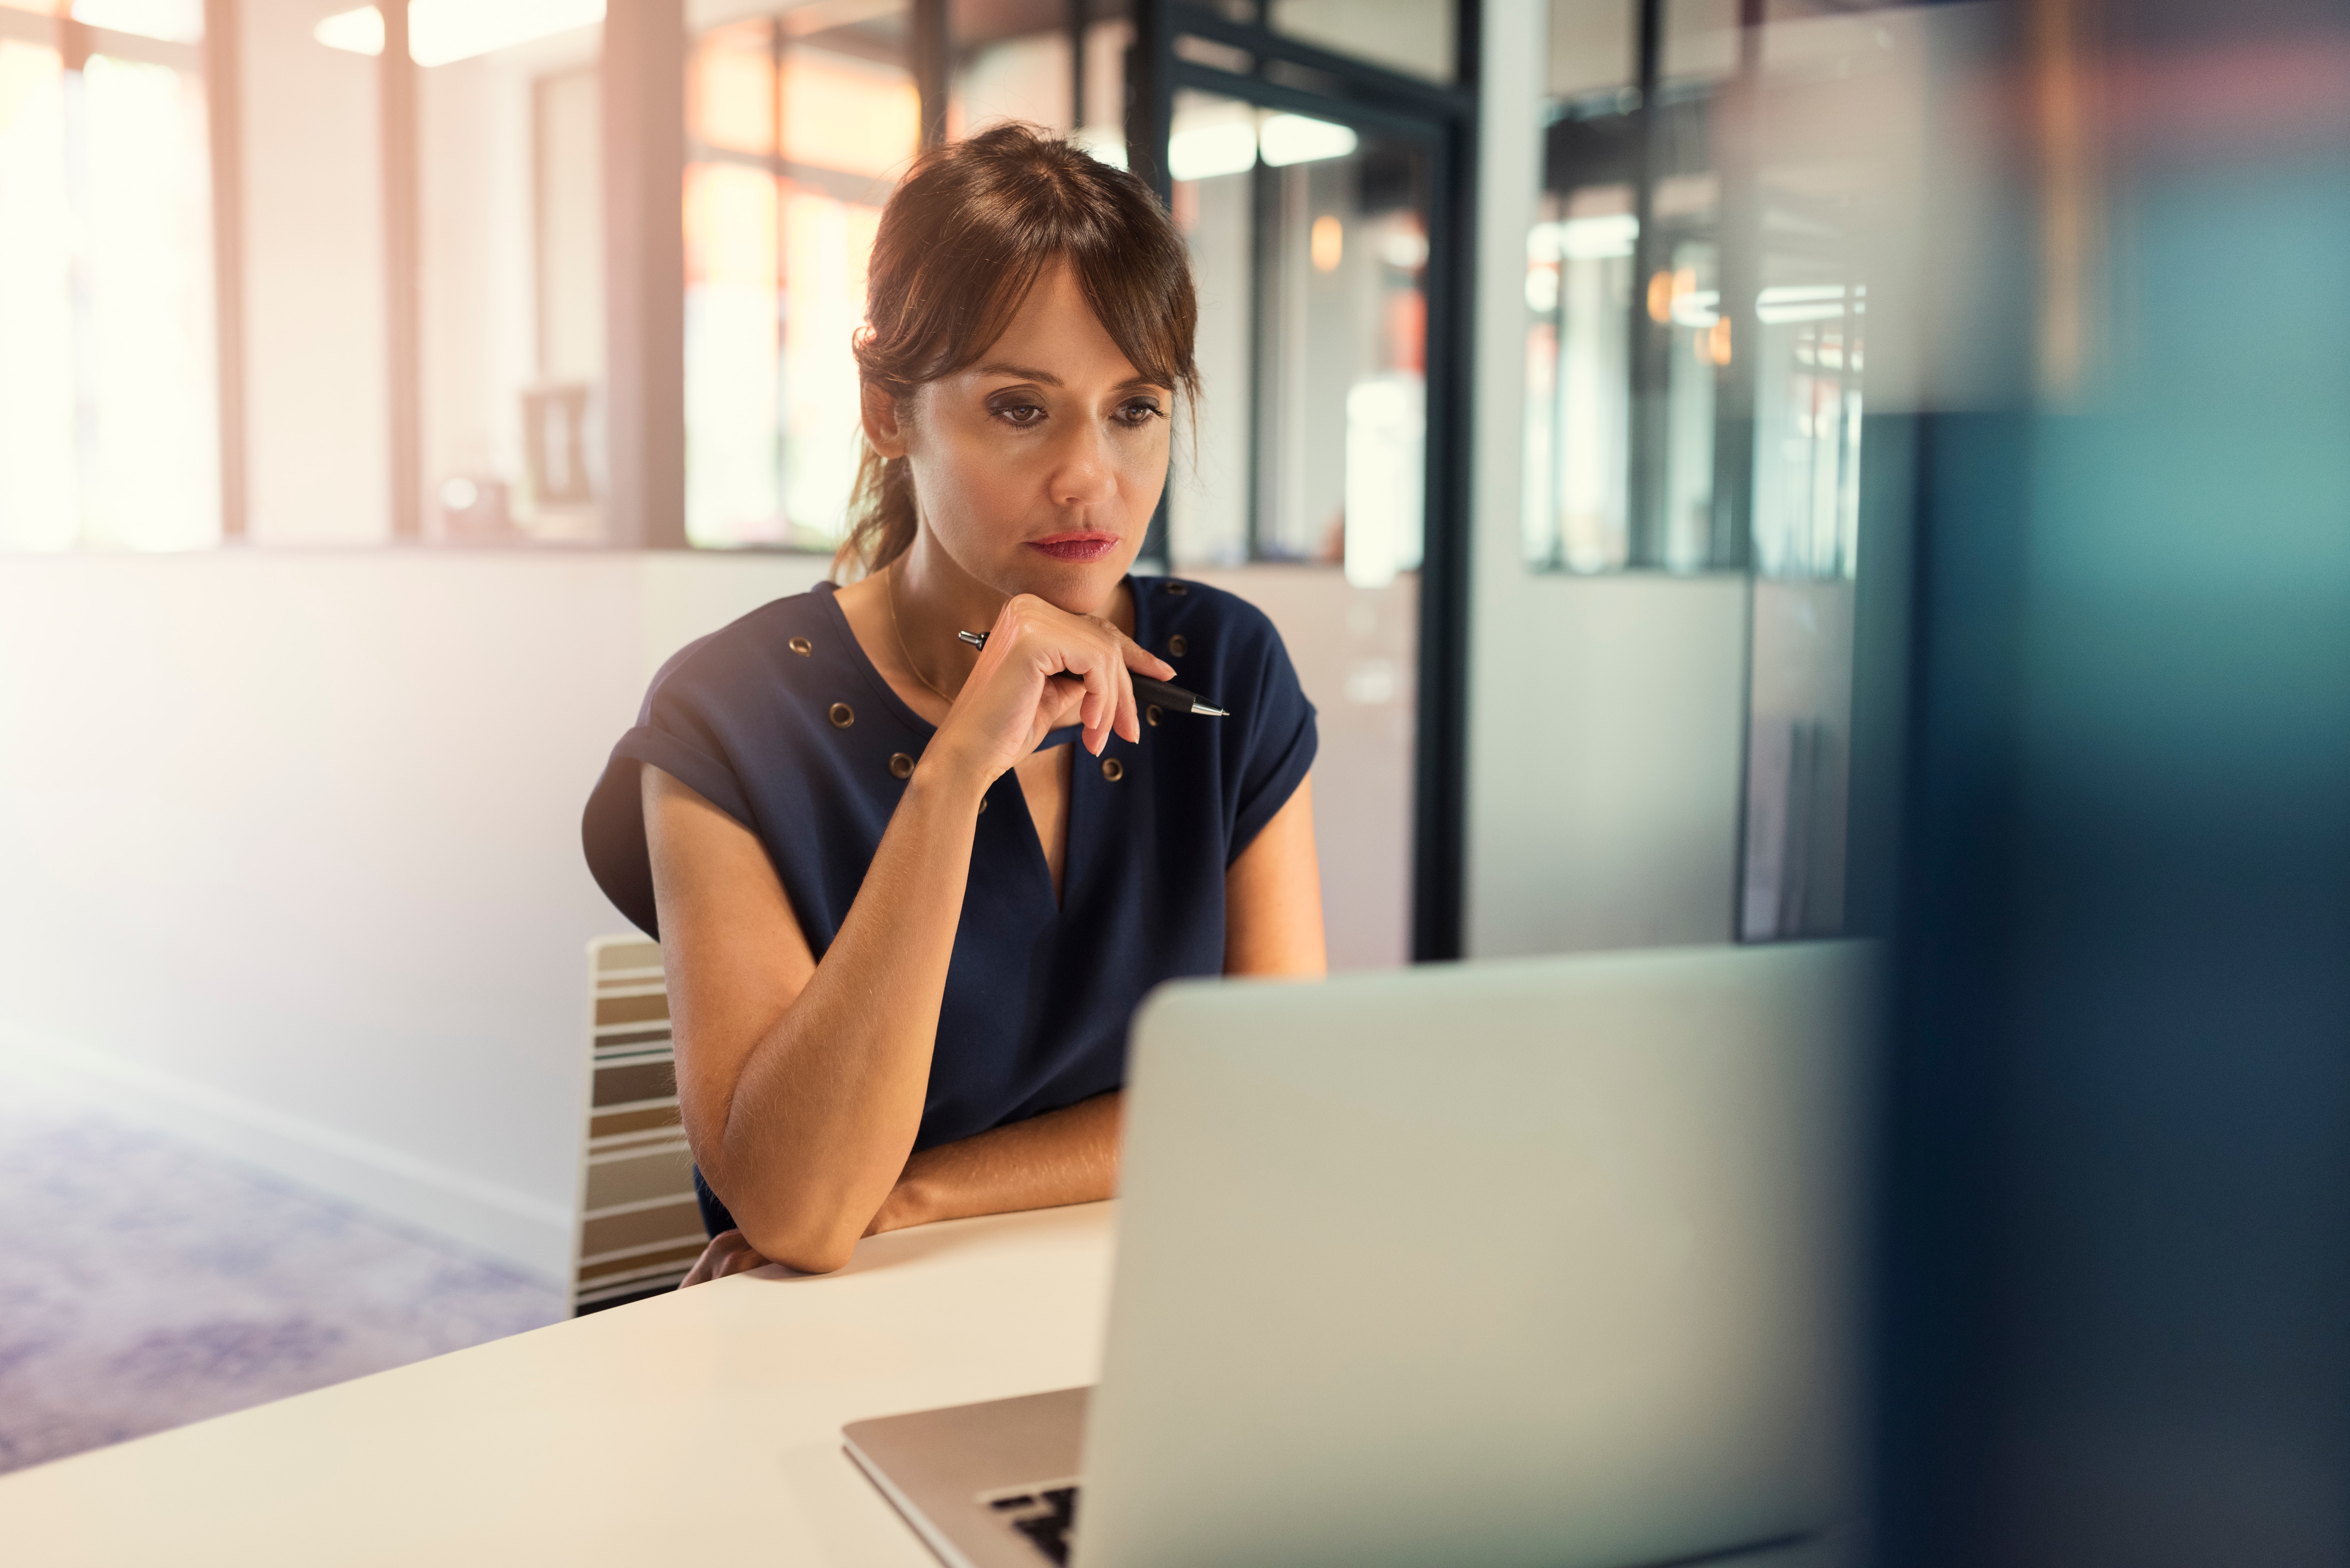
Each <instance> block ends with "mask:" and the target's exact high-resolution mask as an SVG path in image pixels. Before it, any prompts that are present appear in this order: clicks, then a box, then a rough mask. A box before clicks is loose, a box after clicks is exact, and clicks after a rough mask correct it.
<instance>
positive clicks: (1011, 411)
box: [995, 403, 1045, 425]
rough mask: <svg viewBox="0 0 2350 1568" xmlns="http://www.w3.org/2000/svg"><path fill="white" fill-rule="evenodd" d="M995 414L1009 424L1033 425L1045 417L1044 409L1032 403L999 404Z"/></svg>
mask: <svg viewBox="0 0 2350 1568" xmlns="http://www.w3.org/2000/svg"><path fill="white" fill-rule="evenodd" d="M995 415H996V417H997V418H998V419H1000V420H1003V421H1005V422H1007V423H1009V424H1014V425H1033V424H1035V422H1036V421H1038V420H1041V419H1043V418H1044V417H1045V410H1042V409H1040V408H1038V407H1037V406H1036V405H1035V404H1034V403H1007V404H1002V405H999V406H998V407H997V409H996V410H995Z"/></svg>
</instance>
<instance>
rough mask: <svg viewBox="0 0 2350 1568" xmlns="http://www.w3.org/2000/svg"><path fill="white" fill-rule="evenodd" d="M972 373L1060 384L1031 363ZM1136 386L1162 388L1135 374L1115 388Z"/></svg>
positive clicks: (991, 366) (995, 365)
mask: <svg viewBox="0 0 2350 1568" xmlns="http://www.w3.org/2000/svg"><path fill="white" fill-rule="evenodd" d="M973 374H975V375H981V376H1010V377H1013V378H1014V379H1018V380H1023V381H1035V382H1036V383H1037V384H1038V385H1040V386H1045V387H1058V386H1060V385H1061V384H1062V382H1061V378H1059V377H1058V376H1055V374H1053V372H1052V371H1050V370H1039V369H1036V368H1035V367H1034V366H1032V365H1006V364H1003V363H1001V362H998V363H993V364H987V365H982V366H981V367H979V369H977V370H976V371H974V372H973ZM1137 387H1143V388H1148V389H1150V390H1152V391H1159V390H1160V387H1159V383H1158V382H1156V381H1154V380H1152V379H1150V378H1149V377H1148V376H1144V375H1137V376H1135V377H1133V378H1132V379H1128V380H1125V381H1121V382H1119V383H1118V387H1117V390H1118V391H1121V392H1123V391H1128V390H1130V389H1134V388H1137Z"/></svg>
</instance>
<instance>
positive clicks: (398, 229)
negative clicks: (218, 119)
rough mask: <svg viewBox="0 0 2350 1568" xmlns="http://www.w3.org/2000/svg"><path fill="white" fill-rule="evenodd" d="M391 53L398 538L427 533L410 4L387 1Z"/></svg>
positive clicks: (387, 87) (387, 121)
mask: <svg viewBox="0 0 2350 1568" xmlns="http://www.w3.org/2000/svg"><path fill="white" fill-rule="evenodd" d="M379 9H380V11H381V12H382V14H383V53H382V54H381V55H380V56H379V57H377V61H376V82H377V88H376V91H377V95H378V97H379V99H380V110H381V119H380V128H381V129H380V134H381V137H382V142H383V145H382V149H381V153H382V167H383V284H384V327H385V330H386V334H387V342H386V346H385V347H386V354H385V360H384V366H385V380H386V382H387V384H388V389H389V391H390V416H391V417H390V432H389V433H390V448H389V449H388V456H389V459H390V471H391V536H392V538H393V539H395V540H416V539H421V538H422V537H423V535H424V497H423V471H424V388H423V358H422V354H421V347H420V345H421V333H422V323H421V313H422V297H421V291H420V289H419V287H418V278H417V274H418V270H419V268H420V265H421V260H420V258H421V246H420V244H419V236H418V232H417V230H418V206H419V200H418V193H417V170H416V163H417V144H416V61H415V60H414V58H413V57H411V55H410V54H409V52H408V7H407V5H404V4H400V3H397V0H394V3H390V4H386V5H382V6H380V7H379Z"/></svg>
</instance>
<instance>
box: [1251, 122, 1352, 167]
mask: <svg viewBox="0 0 2350 1568" xmlns="http://www.w3.org/2000/svg"><path fill="white" fill-rule="evenodd" d="M1355 141H1356V138H1355V133H1354V132H1353V131H1351V130H1347V128H1346V127H1345V126H1343V125H1333V124H1331V123H1330V122H1329V121H1328V120H1326V119H1307V118H1306V117H1305V116H1304V115H1302V114H1276V115H1272V116H1269V117H1268V118H1267V119H1265V122H1264V125H1263V128H1262V129H1261V130H1258V132H1257V145H1258V146H1259V147H1260V148H1261V149H1262V150H1263V153H1264V161H1266V162H1267V163H1270V164H1272V165H1273V166H1274V168H1275V169H1281V168H1285V167H1287V166H1288V165H1289V164H1292V163H1313V162H1317V161H1320V160H1322V159H1325V158H1344V157H1345V156H1347V153H1349V152H1352V151H1354V150H1355Z"/></svg>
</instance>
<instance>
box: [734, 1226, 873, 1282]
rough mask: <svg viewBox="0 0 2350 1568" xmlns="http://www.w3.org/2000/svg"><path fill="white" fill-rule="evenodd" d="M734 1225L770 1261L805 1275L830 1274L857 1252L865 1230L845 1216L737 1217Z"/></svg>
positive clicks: (845, 1263)
mask: <svg viewBox="0 0 2350 1568" xmlns="http://www.w3.org/2000/svg"><path fill="white" fill-rule="evenodd" d="M734 1222H735V1223H736V1224H737V1225H739V1226H741V1227H742V1229H743V1236H744V1237H745V1238H746V1239H747V1240H748V1241H750V1243H751V1245H752V1246H754V1247H755V1248H757V1249H758V1250H759V1255H760V1256H761V1257H764V1258H765V1259H766V1260H767V1261H768V1262H772V1263H781V1264H783V1265H784V1266H785V1268H789V1269H796V1270H798V1271H799V1272H801V1273H804V1274H829V1273H831V1272H834V1271H835V1270H837V1269H840V1268H842V1267H844V1266H846V1265H847V1262H848V1260H849V1259H850V1258H852V1257H854V1256H855V1255H856V1253H857V1241H858V1237H860V1236H862V1235H863V1234H864V1233H865V1227H864V1226H863V1225H861V1224H858V1223H857V1222H855V1221H854V1220H850V1219H848V1218H847V1216H829V1215H796V1214H795V1215H758V1216H745V1215H742V1214H737V1215H736V1216H735V1217H734Z"/></svg>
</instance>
